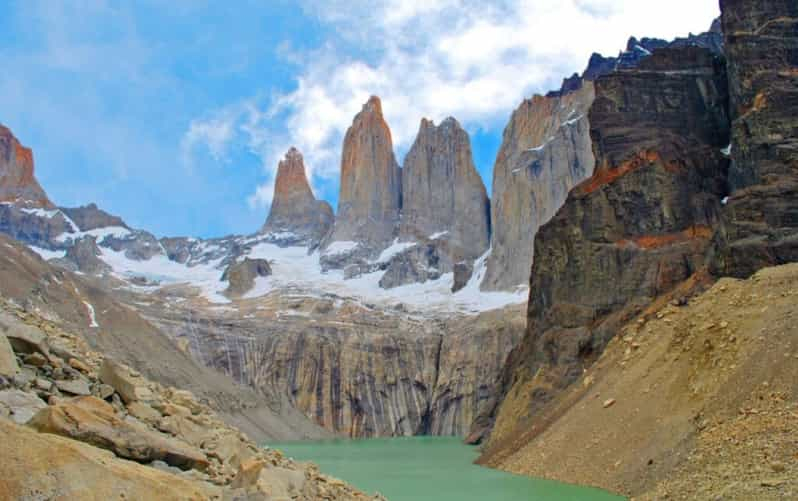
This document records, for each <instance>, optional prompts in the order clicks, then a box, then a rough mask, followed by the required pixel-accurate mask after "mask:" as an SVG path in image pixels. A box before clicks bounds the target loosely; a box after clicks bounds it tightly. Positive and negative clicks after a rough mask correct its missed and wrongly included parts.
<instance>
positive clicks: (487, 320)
mask: <svg viewBox="0 0 798 501" xmlns="http://www.w3.org/2000/svg"><path fill="white" fill-rule="evenodd" d="M153 306H154V307H153V308H152V309H149V308H145V310H144V313H145V314H146V315H147V316H148V317H150V318H151V320H152V321H153V322H155V323H156V324H157V325H159V326H160V327H161V328H162V330H163V331H164V332H166V333H168V334H169V335H170V336H171V337H172V338H173V339H174V340H176V342H177V343H178V344H179V345H183V346H186V348H187V350H188V351H190V353H191V354H192V356H193V357H194V358H195V359H196V360H198V361H200V362H202V363H203V364H205V365H208V366H211V367H213V368H215V369H216V370H218V371H220V372H222V373H224V374H227V375H229V376H231V377H233V378H234V379H236V380H238V381H240V382H242V383H245V384H248V385H250V386H252V387H254V388H263V389H273V390H276V391H278V392H281V393H284V394H285V395H287V396H288V398H289V400H290V402H291V404H292V405H293V406H296V408H298V409H299V410H300V411H301V412H303V413H304V414H305V415H306V416H307V417H309V418H310V419H311V420H313V421H314V422H316V423H317V424H319V425H322V426H323V427H325V428H326V429H328V430H332V431H335V432H337V433H341V434H344V435H347V436H351V437H374V436H407V435H415V434H433V435H460V436H462V435H465V434H466V433H467V432H468V429H469V427H470V425H471V422H472V421H473V420H474V419H475V417H476V416H477V415H479V414H480V413H483V412H484V409H485V407H486V406H487V405H489V404H490V402H491V400H490V397H491V396H492V395H495V393H496V392H497V391H498V385H499V374H500V371H501V368H502V366H503V363H504V360H505V359H506V357H507V354H508V353H509V351H510V350H511V349H512V347H513V346H514V345H515V344H516V343H517V342H518V341H519V340H520V337H521V335H522V334H523V323H524V317H523V314H522V313H521V311H520V310H521V307H513V308H506V309H503V310H497V311H492V312H487V313H483V314H481V315H479V316H477V317H474V316H468V317H457V318H451V319H448V320H434V319H424V320H419V319H418V318H412V317H410V316H404V315H402V314H401V313H399V312H388V311H385V312H383V311H379V310H374V309H370V308H367V307H364V306H362V305H359V304H356V303H351V302H349V301H342V300H341V299H335V298H315V299H314V298H307V297H305V298H303V297H298V296H293V297H290V296H270V297H269V298H268V299H267V300H261V301H258V302H257V303H251V304H249V305H245V304H239V310H240V311H239V313H238V314H236V315H234V316H218V314H214V313H213V312H209V311H206V312H204V313H203V312H202V311H198V310H196V309H182V308H179V307H178V308H171V309H170V310H163V309H162V308H158V307H157V304H154V305H153Z"/></svg>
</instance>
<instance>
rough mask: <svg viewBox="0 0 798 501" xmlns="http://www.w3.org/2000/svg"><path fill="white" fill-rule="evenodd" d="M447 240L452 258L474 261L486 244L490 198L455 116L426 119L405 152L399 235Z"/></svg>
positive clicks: (488, 231) (405, 237)
mask: <svg viewBox="0 0 798 501" xmlns="http://www.w3.org/2000/svg"><path fill="white" fill-rule="evenodd" d="M433 235H439V237H438V238H441V239H445V240H447V242H448V246H449V248H450V250H451V252H452V254H453V255H452V260H453V261H460V260H463V259H466V260H474V259H476V258H478V257H479V256H481V255H482V254H484V253H485V251H486V250H487V249H488V245H489V238H490V201H489V200H488V195H487V191H486V190H485V185H484V183H483V182H482V178H481V177H480V176H479V173H478V172H477V169H476V167H475V166H474V160H473V158H472V156H471V142H470V140H469V138H468V133H466V131H464V130H463V129H462V127H460V124H459V123H458V122H457V120H455V119H454V118H451V117H450V118H447V119H446V120H444V121H443V122H442V123H441V124H440V125H438V126H435V124H434V123H433V122H431V121H429V120H426V119H423V120H422V121H421V126H420V127H419V131H418V135H417V136H416V140H415V142H414V143H413V146H412V147H411V148H410V151H409V152H408V153H407V157H405V161H404V166H403V174H402V222H401V225H400V226H399V239H400V240H411V241H413V240H417V241H424V240H428V239H430V237H432V236H433Z"/></svg>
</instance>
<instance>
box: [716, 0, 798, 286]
mask: <svg viewBox="0 0 798 501" xmlns="http://www.w3.org/2000/svg"><path fill="white" fill-rule="evenodd" d="M721 7H722V9H723V15H722V21H723V31H724V34H725V46H726V54H727V59H728V67H729V84H730V85H729V87H730V93H731V115H732V139H731V143H730V155H731V159H732V166H731V172H730V175H729V181H730V183H731V187H732V189H733V190H734V191H733V192H732V194H731V196H730V197H729V200H728V204H727V205H726V207H725V208H724V210H723V224H722V226H721V228H720V229H719V231H718V234H717V236H716V244H717V248H718V252H717V256H716V260H715V262H714V263H713V272H715V273H716V274H718V275H733V276H736V277H741V278H744V277H747V276H749V275H751V274H752V273H754V272H755V271H757V270H758V269H760V268H762V267H764V266H770V265H774V264H783V263H787V262H792V261H797V260H798V115H796V110H798V4H797V3H796V2H794V1H791V0H767V1H766V0H756V1H745V2H743V1H740V0H724V1H722V2H721Z"/></svg>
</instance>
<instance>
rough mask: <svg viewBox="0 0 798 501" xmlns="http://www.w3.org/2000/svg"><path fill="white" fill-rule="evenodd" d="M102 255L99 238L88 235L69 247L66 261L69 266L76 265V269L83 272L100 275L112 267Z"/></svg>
mask: <svg viewBox="0 0 798 501" xmlns="http://www.w3.org/2000/svg"><path fill="white" fill-rule="evenodd" d="M101 255H102V253H101V252H100V248H99V247H97V239H96V238H94V237H92V236H89V235H86V236H85V237H83V238H80V239H78V240H77V241H76V242H75V243H74V244H73V245H72V246H71V247H70V248H69V249H67V251H66V256H65V257H64V261H67V262H68V265H67V267H69V268H71V267H72V266H74V269H75V270H79V271H81V272H83V273H89V274H91V275H99V274H102V273H104V272H106V271H110V269H111V267H110V266H108V265H107V264H106V263H105V261H103V260H102V259H100V256H101ZM69 265H72V266H69Z"/></svg>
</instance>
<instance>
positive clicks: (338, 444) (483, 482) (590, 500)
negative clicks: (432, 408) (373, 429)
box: [269, 437, 624, 501]
mask: <svg viewBox="0 0 798 501" xmlns="http://www.w3.org/2000/svg"><path fill="white" fill-rule="evenodd" d="M269 445H270V446H271V447H273V448H275V449H279V450H281V451H283V452H284V453H285V454H286V455H287V456H290V457H293V458H294V459H296V460H299V461H312V462H314V463H316V464H318V465H319V466H320V467H321V470H322V471H323V472H325V473H327V474H330V475H333V476H335V477H338V478H340V479H343V480H346V481H347V482H349V483H351V484H352V485H355V486H357V487H358V488H360V489H361V490H363V491H365V492H367V493H370V494H373V493H375V492H379V493H381V494H382V495H384V496H386V497H387V498H388V499H389V500H390V501H427V500H429V501H617V500H622V499H624V498H622V497H618V496H615V495H612V494H609V493H606V492H603V491H600V490H596V489H590V488H585V487H578V486H573V485H568V484H561V483H558V482H550V481H547V480H538V479H533V478H528V477H521V476H517V475H512V474H509V473H505V472H501V471H497V470H491V469H488V468H482V467H480V466H476V465H474V464H473V461H474V460H475V459H476V458H477V456H478V454H479V451H478V450H477V448H475V447H471V446H468V445H465V444H463V443H462V441H461V440H460V439H458V438H440V437H410V438H388V439H369V440H327V441H318V442H315V441H314V442H288V443H279V444H269Z"/></svg>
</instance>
